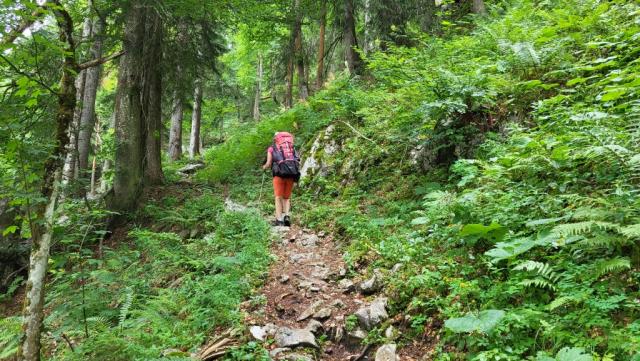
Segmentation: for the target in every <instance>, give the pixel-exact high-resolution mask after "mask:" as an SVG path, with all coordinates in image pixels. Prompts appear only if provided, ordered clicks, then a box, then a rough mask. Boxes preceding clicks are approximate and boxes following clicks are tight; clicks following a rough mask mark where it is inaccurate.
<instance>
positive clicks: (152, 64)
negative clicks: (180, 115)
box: [144, 11, 164, 185]
mask: <svg viewBox="0 0 640 361" xmlns="http://www.w3.org/2000/svg"><path fill="white" fill-rule="evenodd" d="M145 27H146V34H148V35H147V36H148V39H146V41H145V44H144V52H145V59H144V61H145V62H146V65H145V68H146V70H147V71H146V74H145V75H146V79H145V88H146V89H145V96H146V99H147V101H146V106H147V111H146V112H145V113H144V117H145V119H144V123H145V125H146V129H145V153H146V154H145V163H144V183H145V184H147V185H157V184H162V183H164V174H163V173H162V145H161V141H162V137H161V135H162V60H163V59H162V40H163V35H164V33H163V23H162V19H161V18H160V16H159V15H158V12H157V11H147V22H146V24H145Z"/></svg>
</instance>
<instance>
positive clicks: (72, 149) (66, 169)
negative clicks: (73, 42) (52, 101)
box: [62, 1, 91, 184]
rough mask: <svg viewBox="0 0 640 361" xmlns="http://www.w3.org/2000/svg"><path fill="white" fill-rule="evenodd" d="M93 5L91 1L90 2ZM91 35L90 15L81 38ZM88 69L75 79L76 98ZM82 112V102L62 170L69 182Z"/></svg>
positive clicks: (71, 175) (70, 130)
mask: <svg viewBox="0 0 640 361" xmlns="http://www.w3.org/2000/svg"><path fill="white" fill-rule="evenodd" d="M89 6H91V1H90V2H89ZM90 36H91V18H90V17H88V18H86V19H85V20H84V25H83V27H82V38H81V40H87V39H89V37H90ZM86 74H87V70H81V71H80V72H79V73H78V77H77V78H76V81H75V86H76V99H80V100H81V101H82V98H83V96H84V84H85V79H86ZM81 114H82V103H79V104H76V107H75V109H74V112H73V121H72V122H71V125H70V127H69V145H68V146H67V150H66V152H67V155H66V157H65V161H64V168H63V170H62V182H63V183H64V184H67V183H69V182H71V181H73V180H74V179H75V172H76V169H77V163H76V160H77V159H78V132H79V130H80V115H81Z"/></svg>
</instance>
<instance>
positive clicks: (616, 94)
mask: <svg viewBox="0 0 640 361" xmlns="http://www.w3.org/2000/svg"><path fill="white" fill-rule="evenodd" d="M626 93H627V90H626V89H624V88H615V89H611V90H608V91H606V92H605V93H604V94H602V96H601V97H600V100H601V101H603V102H609V101H612V100H616V99H618V98H620V97H622V96H623V95H625V94H626Z"/></svg>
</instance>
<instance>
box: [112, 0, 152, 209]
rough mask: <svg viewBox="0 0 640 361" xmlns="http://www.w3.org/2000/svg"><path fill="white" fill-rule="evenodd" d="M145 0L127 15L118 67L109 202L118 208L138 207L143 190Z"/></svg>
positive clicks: (138, 1)
mask: <svg viewBox="0 0 640 361" xmlns="http://www.w3.org/2000/svg"><path fill="white" fill-rule="evenodd" d="M146 11H147V10H146V7H145V4H144V2H143V1H141V0H137V1H133V3H132V4H131V7H130V8H129V11H128V13H127V14H126V19H125V28H124V39H123V43H124V46H123V48H124V51H125V54H124V55H123V56H122V58H121V60H120V66H119V68H118V88H117V91H116V106H115V136H116V151H115V177H114V181H113V195H112V197H111V199H110V202H109V206H110V208H111V209H113V210H116V211H129V210H132V209H134V208H135V206H136V202H137V200H138V197H139V196H140V194H141V192H142V184H143V169H144V168H143V165H144V162H143V159H144V153H145V147H144V143H145V137H144V120H143V110H144V105H143V102H144V100H143V99H142V94H143V89H142V85H143V81H144V72H145V69H144V65H145V64H144V51H143V45H144V38H145V13H146Z"/></svg>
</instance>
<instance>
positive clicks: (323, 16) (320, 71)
mask: <svg viewBox="0 0 640 361" xmlns="http://www.w3.org/2000/svg"><path fill="white" fill-rule="evenodd" d="M320 2H321V4H320V35H319V36H318V67H317V68H316V89H320V88H322V85H323V84H324V38H325V31H326V27H327V0H320Z"/></svg>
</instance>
